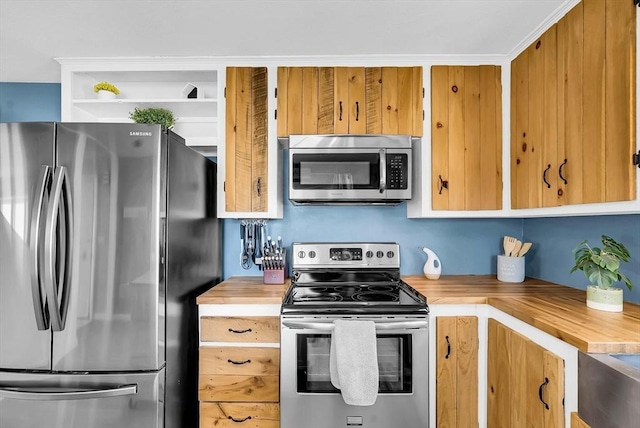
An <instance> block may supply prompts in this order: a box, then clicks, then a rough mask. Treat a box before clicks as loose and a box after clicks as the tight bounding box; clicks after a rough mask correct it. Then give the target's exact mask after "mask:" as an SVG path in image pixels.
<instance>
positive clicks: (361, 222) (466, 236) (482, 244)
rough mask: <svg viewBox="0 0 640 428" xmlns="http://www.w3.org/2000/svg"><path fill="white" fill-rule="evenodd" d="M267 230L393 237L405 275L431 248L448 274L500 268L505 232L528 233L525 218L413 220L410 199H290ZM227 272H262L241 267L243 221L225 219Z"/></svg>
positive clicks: (333, 237) (305, 238) (315, 236)
mask: <svg viewBox="0 0 640 428" xmlns="http://www.w3.org/2000/svg"><path fill="white" fill-rule="evenodd" d="M267 231H268V233H269V234H270V235H271V236H272V238H274V239H275V237H277V236H278V235H280V236H282V240H283V244H284V245H285V246H287V247H289V246H290V245H291V242H292V239H295V240H296V241H298V242H313V241H320V242H325V241H327V242H331V241H335V242H345V241H355V242H358V241H373V242H380V241H391V242H397V243H399V244H400V261H401V262H400V264H401V273H402V274H422V267H423V265H424V262H425V260H426V255H425V254H424V253H423V252H422V251H421V250H420V249H419V248H418V247H422V246H426V247H429V248H431V249H432V250H433V251H435V253H436V254H437V255H438V257H439V258H440V262H441V263H442V274H443V275H453V274H489V273H495V272H496V255H497V254H498V253H499V251H500V248H501V247H500V243H501V238H502V236H504V235H512V236H516V237H522V220H521V219H465V220H463V219H407V210H406V206H405V205H404V204H402V205H398V206H394V207H371V206H362V207H353V206H352V207H329V206H324V207H323V206H320V207H311V206H294V205H292V204H291V203H289V202H288V201H286V202H285V207H284V218H283V219H282V220H270V221H269V223H268V225H267ZM224 234H225V240H224V266H223V276H224V277H225V278H228V277H230V276H234V275H260V274H261V273H260V272H259V271H258V270H257V268H255V267H253V268H252V269H251V270H248V271H246V270H243V269H242V267H241V266H240V222H239V221H238V220H225V223H224Z"/></svg>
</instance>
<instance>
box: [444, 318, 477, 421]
mask: <svg viewBox="0 0 640 428" xmlns="http://www.w3.org/2000/svg"><path fill="white" fill-rule="evenodd" d="M436 355H437V361H436V366H437V367H436V371H437V379H436V412H437V414H436V421H437V425H438V427H476V426H478V389H477V386H478V318H477V317H438V318H437V321H436Z"/></svg>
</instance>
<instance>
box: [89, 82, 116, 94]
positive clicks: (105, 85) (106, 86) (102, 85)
mask: <svg viewBox="0 0 640 428" xmlns="http://www.w3.org/2000/svg"><path fill="white" fill-rule="evenodd" d="M100 91H107V92H113V93H114V94H116V95H120V90H119V89H118V88H117V87H116V85H114V84H112V83H109V82H98V83H96V84H95V85H93V92H95V93H100Z"/></svg>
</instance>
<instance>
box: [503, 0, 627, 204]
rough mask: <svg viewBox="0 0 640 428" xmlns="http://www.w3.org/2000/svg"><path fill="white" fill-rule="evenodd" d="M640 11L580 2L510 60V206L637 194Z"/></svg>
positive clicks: (602, 0)
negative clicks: (639, 17)
mask: <svg viewBox="0 0 640 428" xmlns="http://www.w3.org/2000/svg"><path fill="white" fill-rule="evenodd" d="M636 11H637V8H636V7H635V6H634V5H633V3H632V2H626V1H619V0H583V1H582V2H581V3H579V4H578V5H576V6H575V7H574V8H573V9H572V10H571V11H569V13H567V15H565V16H564V17H563V18H562V19H561V20H560V21H559V22H558V23H557V24H556V25H554V26H553V27H551V28H550V29H549V30H547V31H546V32H545V33H544V34H543V35H542V37H540V39H538V40H537V41H535V42H534V43H533V44H532V45H531V46H529V47H528V48H527V49H526V50H525V51H524V52H522V53H521V54H520V55H519V56H518V57H517V58H516V59H514V61H513V62H512V63H511V205H512V208H539V207H552V206H560V205H572V204H586V203H600V202H614V201H629V200H633V199H635V194H636V189H635V185H636V184H635V183H636V174H637V168H635V166H634V165H633V163H632V156H633V153H634V149H635V146H636V141H635V133H636V131H635V117H636V105H635V103H636V100H635V74H636V72H635V62H636V60H635V58H636V34H635V32H636Z"/></svg>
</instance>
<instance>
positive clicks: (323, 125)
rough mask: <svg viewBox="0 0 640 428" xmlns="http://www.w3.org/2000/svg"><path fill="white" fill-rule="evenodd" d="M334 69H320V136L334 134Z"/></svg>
mask: <svg viewBox="0 0 640 428" xmlns="http://www.w3.org/2000/svg"><path fill="white" fill-rule="evenodd" d="M333 91H334V70H333V67H320V68H319V70H318V134H332V133H333V110H334V108H333V106H334V104H333V103H334V100H333Z"/></svg>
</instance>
